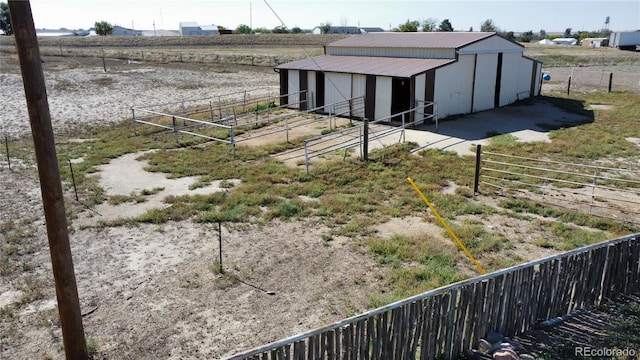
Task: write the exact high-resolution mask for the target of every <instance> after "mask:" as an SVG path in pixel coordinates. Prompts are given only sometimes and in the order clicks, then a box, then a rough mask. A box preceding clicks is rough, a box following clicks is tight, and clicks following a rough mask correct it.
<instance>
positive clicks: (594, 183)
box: [589, 168, 598, 215]
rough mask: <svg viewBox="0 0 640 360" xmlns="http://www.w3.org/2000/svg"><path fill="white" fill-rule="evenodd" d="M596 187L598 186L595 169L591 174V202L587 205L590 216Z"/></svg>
mask: <svg viewBox="0 0 640 360" xmlns="http://www.w3.org/2000/svg"><path fill="white" fill-rule="evenodd" d="M596 186H598V168H596V170H595V172H594V174H593V186H592V187H591V202H590V203H589V215H591V209H592V208H593V201H594V200H595V198H596Z"/></svg>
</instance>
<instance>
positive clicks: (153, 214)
mask: <svg viewBox="0 0 640 360" xmlns="http://www.w3.org/2000/svg"><path fill="white" fill-rule="evenodd" d="M191 215H193V210H192V209H191V207H189V206H187V205H185V204H179V203H178V204H171V205H169V206H167V207H165V208H163V209H151V210H149V211H147V212H146V213H144V214H142V215H140V216H139V217H137V218H136V220H137V221H139V222H143V223H151V224H162V223H165V222H167V221H180V220H185V219H187V218H189V217H190V216H191Z"/></svg>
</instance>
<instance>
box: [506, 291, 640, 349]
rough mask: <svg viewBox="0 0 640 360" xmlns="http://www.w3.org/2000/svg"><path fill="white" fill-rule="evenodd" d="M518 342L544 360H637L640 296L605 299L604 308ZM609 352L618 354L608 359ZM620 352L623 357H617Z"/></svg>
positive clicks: (558, 322)
mask: <svg viewBox="0 0 640 360" xmlns="http://www.w3.org/2000/svg"><path fill="white" fill-rule="evenodd" d="M514 339H515V340H516V341H517V342H519V343H520V344H522V345H524V346H525V347H526V348H527V350H529V351H530V352H531V353H532V354H535V355H536V356H537V357H538V358H541V359H558V360H560V359H563V360H564V359H592V360H593V359H612V358H613V359H632V358H633V359H636V358H637V356H638V355H640V294H633V295H621V296H619V297H618V298H617V299H615V300H605V301H604V304H603V305H600V306H598V307H595V308H593V309H585V310H580V311H577V312H575V313H573V314H571V315H569V316H566V317H564V318H562V319H557V320H555V321H550V322H549V324H548V325H547V326H546V327H544V328H541V329H537V330H531V331H528V332H526V333H524V334H522V335H520V336H517V337H515V338H514ZM625 349H626V353H624V351H625ZM607 350H610V351H611V352H614V353H612V354H610V355H609V356H606V353H604V352H605V351H607ZM616 351H620V352H621V353H620V355H622V356H618V357H616V356H615V355H618V354H616V353H615V352H616ZM631 351H633V352H634V353H633V354H632V353H630V352H631ZM600 352H602V353H603V356H599V354H600ZM634 354H635V355H634ZM593 355H595V356H593ZM611 355H614V356H611Z"/></svg>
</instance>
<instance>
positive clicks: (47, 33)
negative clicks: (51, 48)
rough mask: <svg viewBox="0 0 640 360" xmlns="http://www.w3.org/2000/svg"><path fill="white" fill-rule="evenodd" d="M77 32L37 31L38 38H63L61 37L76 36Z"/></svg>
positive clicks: (64, 30) (61, 30)
mask: <svg viewBox="0 0 640 360" xmlns="http://www.w3.org/2000/svg"><path fill="white" fill-rule="evenodd" d="M75 35H76V34H75V32H74V31H73V30H67V29H58V30H48V29H36V36H38V37H61V36H75Z"/></svg>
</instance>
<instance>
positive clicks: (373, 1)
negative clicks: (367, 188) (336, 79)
mask: <svg viewBox="0 0 640 360" xmlns="http://www.w3.org/2000/svg"><path fill="white" fill-rule="evenodd" d="M3 1H5V2H6V0H3ZM267 1H268V3H269V5H271V7H272V8H273V10H274V11H275V12H276V13H277V14H278V16H279V17H280V19H282V21H283V22H284V24H285V25H286V26H287V27H289V28H292V27H295V26H298V27H300V28H303V29H311V28H313V27H315V26H318V25H320V24H321V23H325V22H330V23H331V24H333V25H348V26H358V25H359V26H368V27H382V28H384V29H389V28H392V27H397V26H398V25H399V24H401V23H404V22H405V21H407V19H410V20H419V21H421V20H423V19H427V18H434V19H437V20H438V22H440V21H442V20H443V19H449V21H450V22H451V24H452V25H453V27H454V29H456V30H464V31H467V30H469V28H470V27H473V29H474V30H476V31H477V30H479V29H480V24H482V22H483V21H484V20H486V19H492V20H493V22H494V23H495V24H496V25H497V26H498V27H499V28H500V29H502V30H505V31H515V32H520V31H527V30H533V31H534V32H538V31H539V30H540V29H544V30H546V31H547V32H555V31H559V32H562V31H564V30H565V29H566V28H572V29H573V31H582V30H584V31H593V30H599V29H601V28H603V27H604V23H605V19H606V17H607V16H609V17H610V24H609V28H610V29H611V30H613V31H623V30H637V29H640V0H632V1H628V0H627V1H615V0H613V1H608V0H599V1H595V0H581V1H548V0H538V1H520V0H504V1H487V0H483V1H478V0H467V1H461V0H452V1H429V0H414V1H388V0H387V1H377V0H368V1H367V0H341V1H322V0H314V1H311V0H297V1H284V0H267ZM31 9H32V12H33V17H34V22H35V26H36V28H39V29H40V28H47V29H58V28H62V27H66V28H68V29H80V28H83V29H87V28H89V27H91V26H93V24H94V23H95V22H96V21H103V20H104V21H107V22H109V23H111V24H115V25H120V26H124V27H129V28H130V27H134V28H135V29H140V30H152V29H153V28H154V26H155V28H156V29H165V30H175V29H178V24H179V23H180V22H183V21H195V22H197V23H199V24H201V25H212V24H215V25H222V26H224V27H226V28H229V29H235V28H236V27H237V26H238V25H240V24H246V25H250V24H253V27H254V28H258V27H265V28H268V29H272V28H274V27H275V26H278V25H280V21H279V20H278V17H276V15H274V13H273V12H271V10H269V8H268V6H267V4H266V3H265V1H264V0H260V1H258V0H254V1H237V0H236V1H228V0H227V1H219V0H173V1H163V0H31Z"/></svg>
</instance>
